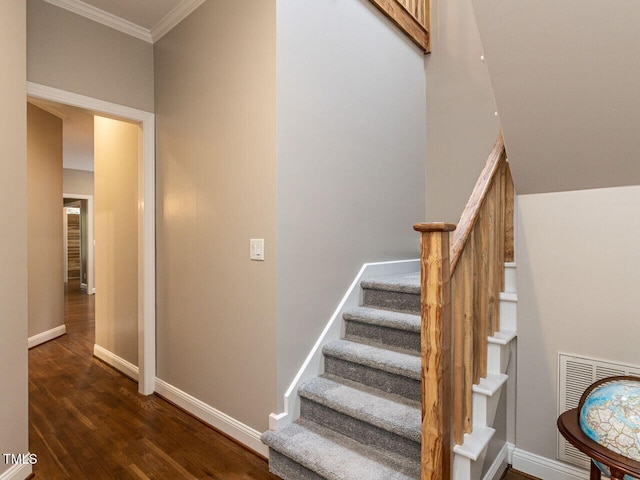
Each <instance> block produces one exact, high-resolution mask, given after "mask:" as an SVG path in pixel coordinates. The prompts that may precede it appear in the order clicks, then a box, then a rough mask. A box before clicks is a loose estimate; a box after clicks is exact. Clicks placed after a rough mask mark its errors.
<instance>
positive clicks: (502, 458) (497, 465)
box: [482, 442, 510, 480]
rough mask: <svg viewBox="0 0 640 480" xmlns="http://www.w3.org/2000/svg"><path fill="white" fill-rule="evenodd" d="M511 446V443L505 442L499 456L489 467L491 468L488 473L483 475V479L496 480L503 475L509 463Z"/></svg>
mask: <svg viewBox="0 0 640 480" xmlns="http://www.w3.org/2000/svg"><path fill="white" fill-rule="evenodd" d="M509 446H510V444H509V443H506V442H505V444H504V445H503V447H502V449H500V452H498V456H497V457H496V458H495V460H494V461H493V463H492V464H491V466H490V467H489V470H487V473H485V474H484V477H482V480H495V479H496V478H500V477H502V474H503V473H504V471H505V470H506V468H507V465H508V463H509V462H508V460H507V458H508V456H509Z"/></svg>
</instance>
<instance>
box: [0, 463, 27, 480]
mask: <svg viewBox="0 0 640 480" xmlns="http://www.w3.org/2000/svg"><path fill="white" fill-rule="evenodd" d="M32 471H33V469H32V467H31V465H29V464H27V465H22V464H16V465H11V467H9V469H8V470H6V471H5V472H4V473H2V474H0V480H24V479H25V478H27V477H28V476H29V475H31V473H32Z"/></svg>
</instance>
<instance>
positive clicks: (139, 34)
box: [44, 0, 153, 43]
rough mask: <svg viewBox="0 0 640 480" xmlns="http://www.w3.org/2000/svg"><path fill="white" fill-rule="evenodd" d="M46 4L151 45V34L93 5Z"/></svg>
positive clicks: (67, 0) (63, 0)
mask: <svg viewBox="0 0 640 480" xmlns="http://www.w3.org/2000/svg"><path fill="white" fill-rule="evenodd" d="M44 1H45V2H47V3H50V4H52V5H55V6H56V7H60V8H64V9H65V10H68V11H70V12H73V13H75V14H76V15H80V16H82V17H85V18H88V19H89V20H93V21H94V22H98V23H101V24H102V25H105V26H107V27H111V28H113V29H115V30H118V31H120V32H122V33H126V34H127V35H131V36H132V37H136V38H139V39H140V40H144V41H145V42H148V43H153V40H152V39H151V32H150V31H149V30H148V29H146V28H144V27H141V26H140V25H136V24H135V23H133V22H130V21H129V20H125V19H124V18H120V17H118V16H116V15H113V14H112V13H109V12H105V11H104V10H101V9H99V8H96V7H94V6H93V5H88V4H86V3H84V2H81V1H80V0H44Z"/></svg>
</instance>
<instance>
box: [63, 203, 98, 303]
mask: <svg viewBox="0 0 640 480" xmlns="http://www.w3.org/2000/svg"><path fill="white" fill-rule="evenodd" d="M62 198H77V199H79V200H86V201H87V293H88V294H89V295H92V294H94V293H96V287H95V285H94V284H93V281H94V276H93V269H94V265H95V264H94V263H93V261H94V259H93V195H82V194H80V193H63V194H62ZM65 242H66V237H65ZM64 251H65V252H66V251H67V248H66V243H65V249H64ZM65 258H66V256H65ZM65 276H66V274H65ZM80 281H81V283H82V279H81V280H80Z"/></svg>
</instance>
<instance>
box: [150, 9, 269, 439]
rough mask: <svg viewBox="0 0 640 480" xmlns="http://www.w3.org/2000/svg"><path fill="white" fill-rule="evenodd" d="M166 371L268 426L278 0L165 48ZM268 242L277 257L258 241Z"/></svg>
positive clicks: (162, 264) (161, 230)
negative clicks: (255, 256) (256, 253)
mask: <svg viewBox="0 0 640 480" xmlns="http://www.w3.org/2000/svg"><path fill="white" fill-rule="evenodd" d="M155 62H156V77H155V84H156V100H155V101H156V114H157V136H156V139H157V143H156V144H157V156H156V159H157V195H158V201H157V258H158V264H157V299H158V304H157V362H158V363H157V368H158V377H159V378H161V379H162V380H164V381H166V382H169V383H170V384H172V385H174V386H176V387H178V388H180V389H181V390H183V391H185V392H187V393H189V394H190V395H193V396H194V397H196V398H198V399H199V400H202V401H203V402H205V403H207V404H209V405H211V406H213V407H214V408H216V409H218V410H220V411H222V412H224V413H226V414H227V415H230V416H231V417H233V418H235V419H237V420H239V421H241V422H243V423H245V424H247V425H249V426H251V427H253V428H255V429H257V430H266V429H267V421H268V415H269V413H270V412H272V411H273V410H274V409H275V399H276V391H275V383H276V363H275V362H276V337H275V332H276V231H275V227H276V157H275V155H276V150H275V126H276V109H275V107H276V105H275V101H276V98H275V94H276V87H275V81H276V76H275V73H276V72H275V1H265V0H245V1H242V2H230V1H228V0H208V1H207V2H205V3H204V4H203V5H202V6H200V7H199V8H198V10H196V12H195V13H194V14H192V15H191V16H189V17H188V18H187V19H185V20H184V21H183V22H182V23H181V24H180V25H178V26H177V27H176V28H175V29H174V30H172V31H171V32H169V33H168V34H167V35H166V36H164V37H163V38H162V39H161V40H160V41H159V42H158V43H156V45H155ZM250 238H264V239H265V248H266V252H265V261H264V262H255V261H251V260H249V239H250Z"/></svg>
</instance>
